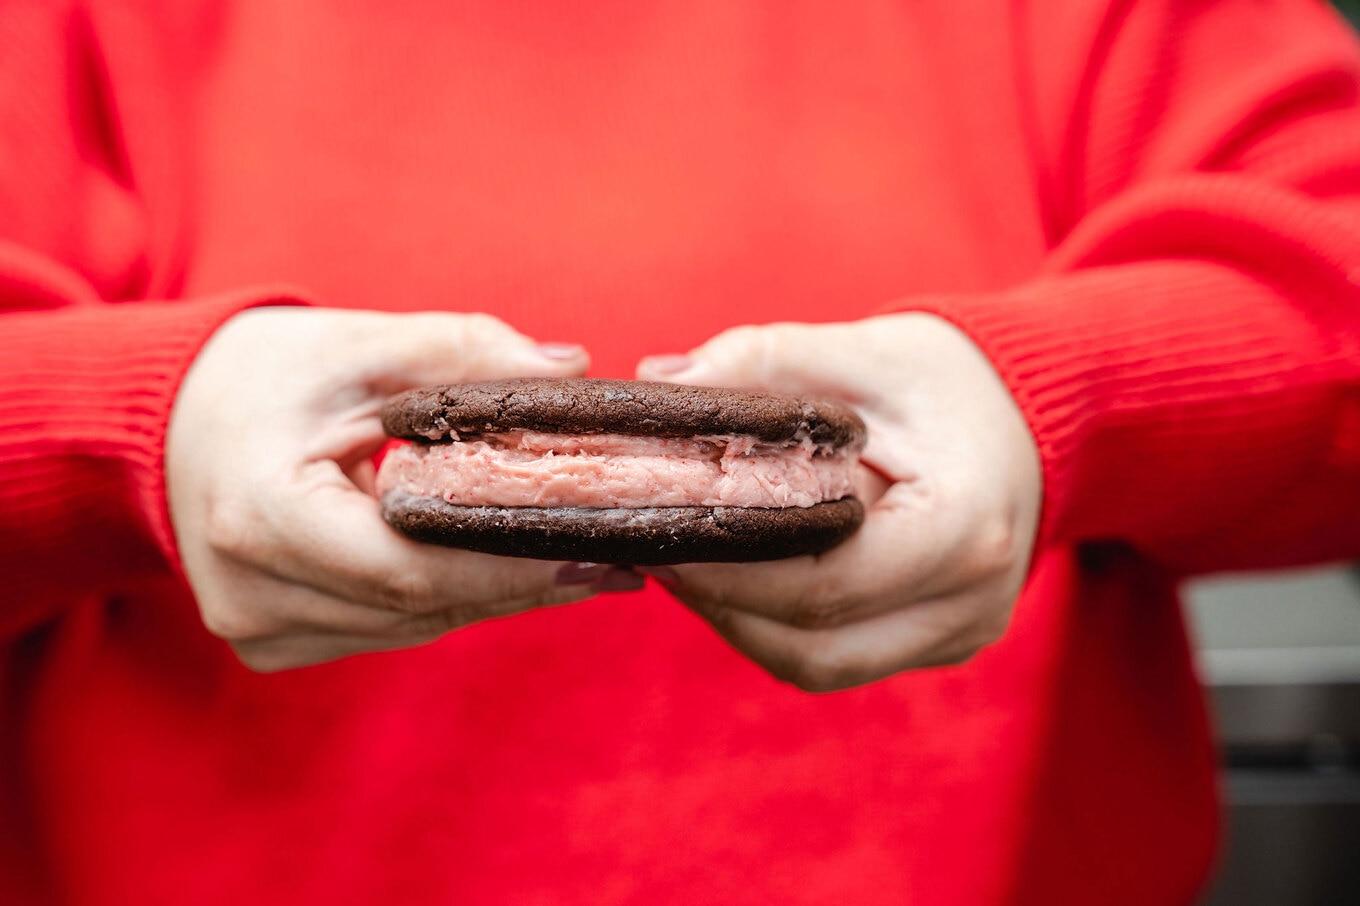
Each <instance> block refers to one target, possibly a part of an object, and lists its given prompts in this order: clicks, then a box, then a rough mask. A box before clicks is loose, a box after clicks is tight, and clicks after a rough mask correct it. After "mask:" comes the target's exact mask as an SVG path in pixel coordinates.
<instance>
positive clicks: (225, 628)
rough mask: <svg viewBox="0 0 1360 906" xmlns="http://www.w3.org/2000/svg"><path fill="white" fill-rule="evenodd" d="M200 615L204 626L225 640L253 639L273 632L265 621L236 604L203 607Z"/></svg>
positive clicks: (242, 640) (264, 636)
mask: <svg viewBox="0 0 1360 906" xmlns="http://www.w3.org/2000/svg"><path fill="white" fill-rule="evenodd" d="M201 616H202V619H203V626H204V628H205V629H207V630H208V632H209V633H210V634H212V635H213V636H216V637H217V638H219V639H222V640H224V641H227V642H248V641H254V640H257V639H262V638H267V637H268V636H270V635H272V634H273V627H272V626H271V625H269V623H268V622H267V621H265V620H262V619H260V618H259V617H258V616H256V615H254V614H251V613H248V612H246V611H244V610H243V609H242V608H240V607H237V606H215V607H203V608H202V610H201Z"/></svg>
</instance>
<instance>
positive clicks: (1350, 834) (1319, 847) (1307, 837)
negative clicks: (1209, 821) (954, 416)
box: [1188, 0, 1360, 906]
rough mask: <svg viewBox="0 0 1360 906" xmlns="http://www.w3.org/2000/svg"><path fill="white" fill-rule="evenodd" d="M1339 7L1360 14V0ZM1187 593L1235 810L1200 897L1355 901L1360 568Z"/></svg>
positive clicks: (1359, 842) (1232, 901) (1359, 871)
mask: <svg viewBox="0 0 1360 906" xmlns="http://www.w3.org/2000/svg"><path fill="white" fill-rule="evenodd" d="M1336 6H1337V7H1338V8H1339V9H1340V10H1341V11H1342V12H1343V13H1345V14H1346V16H1347V17H1348V18H1349V19H1350V20H1351V22H1352V24H1357V23H1360V0H1339V2H1337V3H1336ZM1188 598H1189V607H1190V612H1189V619H1190V624H1191V628H1192V631H1193V633H1194V635H1195V637H1196V639H1197V641H1198V647H1199V660H1200V672H1201V676H1202V677H1203V679H1204V683H1205V686H1206V687H1207V692H1208V696H1209V702H1210V707H1211V708H1212V709H1213V711H1214V713H1215V717H1216V719H1217V720H1218V726H1219V738H1220V744H1221V746H1222V757H1223V798H1224V801H1225V808H1226V810H1227V815H1226V816H1225V821H1224V824H1225V829H1226V832H1227V833H1226V840H1225V843H1226V846H1225V849H1224V851H1223V853H1222V856H1221V860H1222V865H1221V867H1220V870H1219V875H1218V878H1217V880H1216V882H1215V884H1214V886H1213V888H1212V889H1211V891H1210V893H1209V895H1208V897H1207V899H1206V901H1205V906H1267V904H1268V906H1304V904H1307V906H1315V904H1317V906H1320V904H1338V906H1340V904H1348V903H1360V567H1352V568H1349V569H1329V570H1317V571H1307V572H1300V573H1295V574H1278V573H1277V574H1274V575H1272V576H1270V577H1237V578H1232V579H1213V580H1207V581H1202V582H1199V583H1196V584H1195V585H1193V586H1192V587H1191V588H1190V589H1189V594H1188Z"/></svg>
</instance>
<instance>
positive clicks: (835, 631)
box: [638, 314, 1042, 692]
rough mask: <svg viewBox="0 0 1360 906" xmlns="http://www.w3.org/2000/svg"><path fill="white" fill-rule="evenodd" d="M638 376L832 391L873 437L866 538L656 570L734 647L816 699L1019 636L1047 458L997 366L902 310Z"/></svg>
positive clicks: (737, 340) (741, 340)
mask: <svg viewBox="0 0 1360 906" xmlns="http://www.w3.org/2000/svg"><path fill="white" fill-rule="evenodd" d="M638 376H639V377H642V378H647V379H650V380H666V381H676V382H680V383H687V384H704V385H713V386H730V387H751V388H761V389H771V390H780V391H782V392H785V393H793V394H799V395H807V396H826V397H831V398H836V399H841V400H844V401H846V402H848V403H850V404H851V405H853V406H854V407H855V408H856V409H857V410H858V411H859V413H860V415H861V416H862V417H863V418H864V421H865V423H866V424H867V425H868V427H869V443H868V447H867V449H866V450H865V455H864V462H865V463H866V464H867V469H866V474H864V475H863V476H862V481H861V485H862V490H861V499H863V500H864V502H865V503H866V505H868V512H867V518H866V519H865V523H864V526H863V527H862V528H861V529H860V530H859V532H857V533H856V534H855V535H854V536H853V537H851V538H850V540H848V541H847V542H845V543H844V544H842V545H841V546H839V547H836V548H834V549H833V550H831V551H829V552H827V553H825V554H823V555H821V556H818V557H799V558H795V559H791V560H782V561H776V562H771V563H752V564H693V565H688V566H678V567H675V568H673V569H664V570H656V571H653V573H654V575H656V576H657V578H658V579H660V580H661V581H662V582H663V583H664V584H665V585H666V586H667V587H668V588H670V589H671V591H672V592H673V593H674V594H675V595H676V596H677V597H678V598H679V599H680V600H681V601H683V602H684V603H685V604H686V605H687V606H689V607H690V608H691V609H693V610H694V611H695V612H696V613H698V614H699V615H700V616H702V617H703V618H704V619H705V620H707V621H708V622H709V623H710V624H711V625H712V626H713V628H714V629H716V630H717V631H718V633H720V634H721V635H722V636H723V638H725V639H726V640H727V641H728V642H729V643H730V644H731V645H732V646H733V647H735V648H736V649H737V650H739V651H741V652H742V653H743V654H745V655H746V656H747V657H749V658H751V659H752V660H754V661H755V662H756V663H758V664H760V665H761V666H762V667H764V668H765V669H766V670H768V671H769V672H770V673H771V674H773V675H774V676H775V677H777V678H779V679H782V680H785V681H787V682H790V683H793V684H795V685H797V686H798V687H800V688H802V689H805V690H808V691H814V692H828V691H833V690H837V689H845V688H848V687H851V686H856V685H860V684H863V683H868V682H872V681H874V680H877V679H881V678H883V677H886V676H890V675H892V674H895V673H898V672H901V671H903V670H909V669H913V668H920V667H932V666H940V665H946V664H957V663H960V662H962V661H965V660H967V659H968V658H970V657H972V655H974V654H975V653H976V652H977V651H979V650H980V649H981V648H983V647H984V646H986V645H988V644H990V643H991V642H994V641H996V640H997V639H999V638H1000V637H1001V635H1002V633H1003V632H1004V631H1005V628H1006V625H1007V623H1008V622H1009V619H1010V614H1011V610H1012V608H1013V606H1014V602H1015V600H1016V598H1017V597H1018V595H1019V593H1020V589H1021V586H1022V585H1023V583H1024V579H1025V575H1026V572H1027V570H1028V564H1029V558H1030V553H1031V549H1032V547H1033V544H1034V535H1035V530H1036V525H1037V523H1038V517H1039V504H1040V500H1041V496H1042V495H1041V479H1040V466H1039V454H1038V450H1037V448H1036V446H1035V444H1034V440H1033V438H1032V437H1031V435H1030V433H1029V430H1028V428H1027V426H1026V424H1025V421H1024V418H1023V416H1022V415H1021V413H1020V410H1019V408H1018V407H1017V406H1016V404H1015V401H1014V400H1013V399H1012V398H1011V396H1010V393H1009V392H1008V391H1007V389H1006V387H1005V385H1004V384H1003V383H1002V382H1001V379H1000V378H999V377H998V375H997V374H996V372H995V371H994V370H993V369H992V367H991V365H990V363H989V362H988V361H987V359H986V358H985V357H984V356H983V354H982V353H981V351H980V350H979V349H978V348H977V347H976V346H975V345H974V344H973V343H972V342H971V341H970V340H969V339H968V337H967V336H966V335H965V334H963V333H962V332H960V331H959V330H957V329H956V328H954V327H953V326H952V325H950V324H949V323H948V322H946V321H944V320H942V319H939V318H936V317H933V316H930V315H922V314H899V315H889V316H884V317H879V318H871V319H868V320H864V321H858V322H854V323H845V324H826V325H811V324H773V325H769V326H763V327H741V328H737V329H734V330H729V331H727V332H725V333H722V334H719V335H718V336H717V337H715V338H714V339H713V340H711V341H709V342H708V343H706V344H704V345H703V346H701V347H699V348H698V349H695V350H693V351H692V352H690V353H689V354H688V355H686V356H661V357H656V358H651V359H645V360H643V362H642V363H641V364H640V365H639V367H638Z"/></svg>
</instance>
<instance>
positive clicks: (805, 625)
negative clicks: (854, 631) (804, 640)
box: [787, 581, 853, 629]
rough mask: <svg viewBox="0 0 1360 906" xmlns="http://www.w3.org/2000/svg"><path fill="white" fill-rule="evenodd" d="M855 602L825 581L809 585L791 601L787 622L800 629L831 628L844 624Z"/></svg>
mask: <svg viewBox="0 0 1360 906" xmlns="http://www.w3.org/2000/svg"><path fill="white" fill-rule="evenodd" d="M852 608H853V603H852V602H851V601H850V600H849V599H848V598H847V597H846V596H844V595H843V594H841V593H840V592H839V591H838V590H836V589H831V588H828V587H827V586H826V584H825V583H824V582H820V581H819V582H815V583H812V584H810V585H808V586H807V587H806V588H805V590H804V591H802V592H800V593H799V594H798V595H797V596H796V597H795V598H794V599H793V600H792V601H791V602H790V603H789V609H788V615H787V622H788V623H789V625H791V626H795V627H797V628H799V629H830V628H833V627H836V626H841V625H843V624H844V623H845V622H846V621H847V620H848V619H849V616H850V612H851V610H852Z"/></svg>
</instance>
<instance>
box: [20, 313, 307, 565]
mask: <svg viewBox="0 0 1360 906" xmlns="http://www.w3.org/2000/svg"><path fill="white" fill-rule="evenodd" d="M299 304H306V303H305V301H304V299H303V297H302V296H301V295H300V294H298V293H297V292H294V291H292V290H290V289H286V288H272V287H270V288H262V289H252V290H243V291H239V292H233V293H230V294H226V295H222V296H217V297H213V298H209V299H203V300H195V301H177V302H130V303H121V304H107V305H105V304H100V305H90V306H78V307H72V308H68V309H64V310H59V311H49V312H40V313H31V314H30V313H20V314H11V315H5V316H4V317H3V318H2V319H0V334H3V335H2V336H0V361H3V360H5V359H6V358H8V359H9V361H10V362H11V363H15V364H17V366H18V367H16V368H15V370H14V371H13V372H12V373H11V372H10V370H9V368H4V371H5V373H4V374H3V381H0V470H3V471H4V473H5V474H6V475H7V476H8V478H9V480H8V481H7V482H6V485H7V487H6V488H5V489H4V490H3V491H0V505H3V506H5V507H7V508H8V509H9V510H10V512H9V514H8V516H7V517H6V521H9V519H11V518H13V519H23V518H32V519H33V520H36V521H37V522H38V523H40V524H41V528H40V531H39V534H40V535H41V536H45V537H50V538H61V537H65V536H67V535H69V534H71V531H70V526H69V525H68V524H67V523H68V522H69V520H70V519H71V516H70V514H71V513H80V512H82V511H85V510H95V509H98V508H99V507H101V506H107V505H108V501H109V499H110V498H116V499H124V500H128V501H130V502H133V503H134V505H135V506H136V507H137V508H138V509H139V510H140V517H141V518H140V519H136V518H134V519H133V520H132V521H133V522H142V523H143V524H144V525H146V526H147V528H148V529H149V531H150V533H151V535H152V536H153V538H154V540H155V542H156V544H157V545H158V546H159V548H160V549H161V551H162V552H163V553H164V555H165V556H166V557H167V558H168V559H169V560H170V562H171V563H172V564H173V563H177V562H178V561H177V554H176V549H175V542H174V533H173V531H172V530H171V526H170V513H169V508H168V505H167V502H166V491H165V464H164V459H165V438H166V432H167V429H168V425H169V420H170V411H171V407H172V406H173V404H174V400H175V394H176V392H177V391H178V389H179V385H180V383H181V381H182V380H183V378H184V375H185V372H186V371H187V370H188V368H189V365H190V363H191V362H192V361H193V359H194V357H195V356H196V355H197V354H198V351H199V349H200V348H201V347H202V346H203V344H204V343H205V342H206V341H207V339H208V337H209V336H211V335H212V333H213V332H214V331H215V330H217V328H218V327H219V326H221V324H222V323H223V322H224V321H226V320H227V319H229V318H230V317H232V316H233V315H235V314H237V313H238V312H241V311H243V310H245V309H248V308H252V307H257V306H265V305H299ZM0 367H3V366H0ZM100 463H103V464H104V465H102V466H101V465H99V464H100ZM94 475H97V476H99V478H98V480H95V479H93V478H92V477H91V476H94ZM119 484H123V485H126V486H124V487H119V486H118V485H119ZM91 494H93V495H98V497H99V498H100V499H98V500H91V499H89V495H91ZM130 515H132V514H130Z"/></svg>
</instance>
